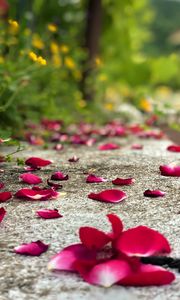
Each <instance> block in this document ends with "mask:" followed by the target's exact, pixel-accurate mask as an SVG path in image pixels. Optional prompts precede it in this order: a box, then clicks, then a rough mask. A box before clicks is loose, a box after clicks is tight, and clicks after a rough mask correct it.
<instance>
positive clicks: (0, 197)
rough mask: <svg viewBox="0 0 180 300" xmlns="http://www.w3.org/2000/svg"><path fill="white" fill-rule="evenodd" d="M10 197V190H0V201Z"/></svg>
mask: <svg viewBox="0 0 180 300" xmlns="http://www.w3.org/2000/svg"><path fill="white" fill-rule="evenodd" d="M11 198H12V194H11V192H2V193H0V202H6V201H7V200H9V199H11Z"/></svg>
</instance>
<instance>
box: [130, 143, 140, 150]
mask: <svg viewBox="0 0 180 300" xmlns="http://www.w3.org/2000/svg"><path fill="white" fill-rule="evenodd" d="M131 149H133V150H141V149H143V145H140V144H133V145H132V146H131Z"/></svg>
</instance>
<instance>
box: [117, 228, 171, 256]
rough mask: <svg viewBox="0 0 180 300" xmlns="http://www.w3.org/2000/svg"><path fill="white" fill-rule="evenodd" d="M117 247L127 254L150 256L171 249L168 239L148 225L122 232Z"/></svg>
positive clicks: (168, 251) (167, 251)
mask: <svg viewBox="0 0 180 300" xmlns="http://www.w3.org/2000/svg"><path fill="white" fill-rule="evenodd" d="M116 248H117V250H118V251H120V252H121V253H124V254H126V255H127V256H150V255H155V254H160V253H170V251H171V249H170V245H169V242H168V241H167V239H166V238H165V237H164V236H163V235H162V234H161V233H159V232H158V231H156V230H153V229H151V228H149V227H147V226H138V227H135V228H131V229H128V230H126V231H124V232H122V234H121V235H120V237H119V239H118V240H117V243H116Z"/></svg>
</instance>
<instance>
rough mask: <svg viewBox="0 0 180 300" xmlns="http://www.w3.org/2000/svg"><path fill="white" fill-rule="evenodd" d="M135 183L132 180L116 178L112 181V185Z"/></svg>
mask: <svg viewBox="0 0 180 300" xmlns="http://www.w3.org/2000/svg"><path fill="white" fill-rule="evenodd" d="M134 182H135V179H134V178H119V177H117V178H116V179H114V180H113V181H112V183H113V184H114V185H131V184H133V183H134Z"/></svg>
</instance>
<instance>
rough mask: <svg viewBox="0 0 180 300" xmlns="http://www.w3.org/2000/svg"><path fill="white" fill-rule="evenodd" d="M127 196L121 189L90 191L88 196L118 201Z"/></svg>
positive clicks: (95, 198)
mask: <svg viewBox="0 0 180 300" xmlns="http://www.w3.org/2000/svg"><path fill="white" fill-rule="evenodd" d="M126 197H127V195H126V193H125V192H123V191H121V190H115V189H111V190H104V191H102V192H100V193H97V194H96V193H90V194H89V195H88V198H90V199H93V200H98V201H102V202H109V203H118V202H121V201H122V200H124V199H125V198H126Z"/></svg>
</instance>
